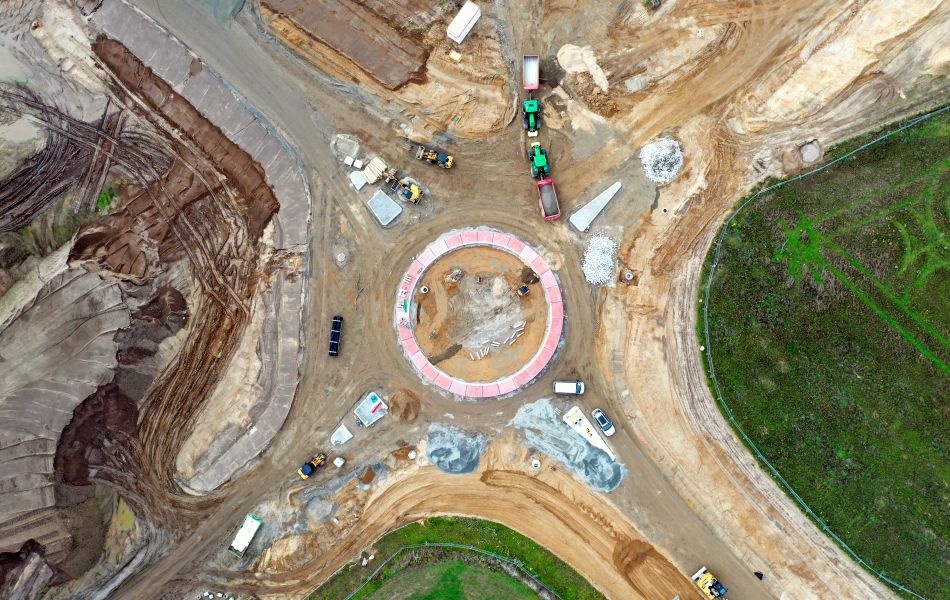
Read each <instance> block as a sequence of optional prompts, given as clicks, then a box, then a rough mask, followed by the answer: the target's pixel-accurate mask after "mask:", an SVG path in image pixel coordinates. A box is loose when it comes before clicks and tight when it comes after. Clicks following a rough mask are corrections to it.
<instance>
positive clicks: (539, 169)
mask: <svg viewBox="0 0 950 600" xmlns="http://www.w3.org/2000/svg"><path fill="white" fill-rule="evenodd" d="M528 160H530V161H531V176H532V177H534V178H535V179H547V178H549V177H550V176H551V165H549V164H548V151H547V150H545V149H544V148H542V147H541V142H532V143H531V151H530V152H529V153H528Z"/></svg>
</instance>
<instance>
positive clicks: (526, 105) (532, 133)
mask: <svg viewBox="0 0 950 600" xmlns="http://www.w3.org/2000/svg"><path fill="white" fill-rule="evenodd" d="M521 114H522V115H523V116H524V128H525V129H527V130H528V137H538V130H539V129H541V102H540V101H538V100H525V101H524V102H522V103H521Z"/></svg>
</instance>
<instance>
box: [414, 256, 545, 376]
mask: <svg viewBox="0 0 950 600" xmlns="http://www.w3.org/2000/svg"><path fill="white" fill-rule="evenodd" d="M524 271H525V264H524V263H523V262H521V260H520V259H519V258H517V257H515V256H514V255H512V254H509V253H508V252H505V251H503V250H498V249H497V248H491V247H487V246H474V247H469V248H462V249H460V250H455V251H454V252H450V253H448V254H446V255H444V256H443V257H442V258H440V259H439V260H438V261H437V262H436V263H434V264H433V265H432V266H430V267H429V268H428V269H427V270H426V272H425V273H423V275H422V279H420V281H419V284H418V285H417V286H416V294H415V297H414V298H413V301H414V302H415V303H416V305H418V307H419V312H418V319H417V321H416V323H415V333H416V341H417V342H418V343H419V347H420V348H421V349H422V351H423V352H424V353H425V355H426V356H427V357H428V358H429V360H430V361H432V363H433V364H435V365H436V366H437V367H438V368H440V369H442V370H443V371H445V372H446V373H447V374H449V375H451V376H453V377H458V378H460V379H462V380H464V381H473V382H483V381H495V380H497V379H501V378H502V377H507V376H508V375H511V374H513V373H515V372H517V371H518V369H520V368H521V367H523V366H524V365H525V364H527V363H528V362H529V361H530V360H531V357H533V356H534V355H535V353H536V352H537V351H538V348H540V347H541V343H542V341H543V339H544V334H545V332H546V331H547V313H548V307H547V303H546V302H545V297H544V293H543V291H542V289H541V287H540V285H538V284H532V285H530V286H529V289H530V292H529V293H528V295H527V296H524V297H519V296H518V295H517V293H516V290H517V289H518V287H519V286H521V285H522V284H523V281H524ZM459 273H460V274H461V278H460V279H459V280H458V281H455V279H454V276H456V275H457V274H459ZM422 287H428V288H429V293H428V294H423V293H422V291H421V289H422ZM521 322H526V323H525V329H524V335H522V336H521V337H519V338H518V339H516V340H514V341H513V342H512V343H511V344H505V343H504V342H505V340H506V339H508V336H510V335H513V334H514V333H515V331H516V330H515V328H514V326H515V325H518V324H519V323H521ZM473 332H485V333H484V335H476V334H475V333H473ZM488 332H493V333H488ZM489 339H493V340H495V341H497V342H498V343H499V344H500V346H497V347H492V348H491V351H490V352H489V353H488V354H487V355H485V356H484V357H483V358H480V359H477V360H472V359H471V357H470V355H471V354H473V353H476V352H479V351H480V350H482V349H483V341H484V340H489Z"/></svg>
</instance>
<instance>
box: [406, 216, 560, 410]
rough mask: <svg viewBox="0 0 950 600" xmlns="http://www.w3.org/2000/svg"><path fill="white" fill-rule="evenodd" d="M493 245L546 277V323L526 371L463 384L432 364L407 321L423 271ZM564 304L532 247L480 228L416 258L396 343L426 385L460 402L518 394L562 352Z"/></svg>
mask: <svg viewBox="0 0 950 600" xmlns="http://www.w3.org/2000/svg"><path fill="white" fill-rule="evenodd" d="M474 246H489V247H493V248H497V249H499V250H502V251H504V252H507V253H508V254H511V255H512V256H515V257H516V258H518V259H519V260H521V261H522V262H524V263H525V264H527V265H530V266H531V267H532V268H534V269H535V272H536V273H537V274H538V276H539V277H542V290H543V293H544V297H545V301H546V303H547V305H548V311H547V323H546V326H545V334H544V338H543V340H542V343H541V345H540V347H539V349H538V350H537V352H535V354H534V356H532V358H531V360H529V361H528V362H527V363H526V364H525V365H524V366H522V367H521V369H519V370H518V371H516V372H515V373H513V374H511V375H509V376H507V377H503V378H501V379H498V380H495V381H491V382H488V383H475V382H471V381H465V380H462V379H459V378H456V377H452V376H451V375H449V374H447V373H445V372H443V371H442V370H441V369H439V368H438V367H436V366H435V365H433V364H432V363H431V362H430V361H429V359H428V357H426V356H425V354H424V353H423V352H422V351H421V350H420V349H419V344H418V342H417V341H416V339H415V333H414V332H413V330H412V324H411V322H410V320H409V315H410V314H411V312H412V311H411V308H409V309H408V310H407V308H406V307H407V306H408V307H411V305H412V298H413V295H414V293H415V289H416V285H417V284H418V283H419V281H420V279H421V278H422V275H423V274H424V273H425V270H426V269H427V268H428V267H429V266H431V265H432V264H433V263H435V262H436V261H438V260H439V258H441V257H442V256H443V255H445V254H448V253H449V252H452V251H454V250H457V249H459V248H464V247H474ZM564 318H565V312H564V305H563V298H562V295H561V292H560V287H559V284H558V282H557V277H556V276H555V275H554V272H553V271H552V270H551V268H550V266H549V265H548V264H547V261H545V260H544V258H543V257H542V256H541V255H540V254H539V253H538V252H537V251H535V250H534V249H533V248H531V247H530V246H528V245H527V244H525V243H524V242H522V241H521V240H519V239H518V238H516V237H514V236H513V235H510V234H507V233H504V232H500V231H496V230H493V229H488V228H486V227H479V228H473V229H466V230H462V231H451V232H448V233H445V234H443V235H441V236H439V238H437V239H436V240H435V241H433V242H432V243H430V244H429V245H428V246H426V248H425V249H424V250H423V251H422V252H421V253H420V254H419V256H418V257H417V258H415V259H413V261H412V263H411V264H410V266H409V269H408V270H407V271H406V274H405V275H404V276H403V279H402V281H401V282H400V285H399V287H398V290H397V294H396V302H395V308H394V311H393V326H394V327H395V328H396V339H397V341H398V342H399V345H400V348H401V349H402V351H403V354H404V355H405V356H406V358H407V359H408V360H409V363H410V364H411V365H412V366H413V368H414V369H415V370H416V371H417V372H418V373H419V375H420V376H421V377H422V378H423V379H424V380H426V381H427V382H428V383H430V384H433V385H435V386H436V387H438V388H440V389H441V390H442V391H444V392H447V393H449V394H451V395H454V396H458V397H461V398H476V399H480V398H497V397H501V396H505V395H507V394H510V393H512V392H514V391H515V390H518V389H520V388H522V387H524V386H525V385H527V384H529V383H530V382H531V381H533V380H534V379H535V378H536V377H537V376H538V375H540V374H541V373H542V372H543V371H544V369H545V368H546V367H547V365H548V363H549V362H550V361H551V360H552V359H553V358H554V356H555V355H556V352H557V349H558V348H559V347H560V343H561V341H562V340H561V334H562V333H563V331H564V323H563V321H564Z"/></svg>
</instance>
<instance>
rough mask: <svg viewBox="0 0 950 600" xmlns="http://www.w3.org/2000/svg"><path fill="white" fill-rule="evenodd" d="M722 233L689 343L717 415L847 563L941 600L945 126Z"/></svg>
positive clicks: (882, 150) (766, 204) (946, 499)
mask: <svg viewBox="0 0 950 600" xmlns="http://www.w3.org/2000/svg"><path fill="white" fill-rule="evenodd" d="M860 141H866V139H865V140H856V141H852V142H849V143H848V144H846V145H843V146H845V147H849V148H853V147H856V146H857V144H858V142H860ZM832 153H833V154H835V151H832ZM836 153H837V155H842V154H843V152H842V150H841V149H838V150H837V152H836ZM734 224H735V226H734V227H731V228H730V231H729V233H728V234H727V236H726V237H725V239H724V241H723V245H722V255H721V261H720V264H719V267H718V269H717V270H716V272H715V277H714V279H713V281H712V288H711V296H710V303H709V327H710V331H709V334H710V339H709V340H703V341H701V343H704V344H706V345H708V346H710V347H711V348H712V349H713V351H714V355H713V356H714V359H715V369H716V374H717V378H718V380H719V383H720V385H721V388H722V394H723V398H724V399H725V401H726V402H727V403H728V405H729V407H730V408H731V409H732V411H733V413H734V415H735V418H736V420H737V421H738V422H739V424H740V425H741V427H742V429H743V430H744V431H745V432H746V433H747V434H748V435H749V437H750V438H752V440H753V441H754V443H755V444H756V446H758V448H759V449H760V450H761V451H762V453H763V454H764V455H765V456H766V458H767V459H768V460H769V461H770V462H771V463H772V464H773V465H774V466H775V467H776V469H777V470H778V471H779V472H780V473H781V474H782V476H783V477H784V478H785V479H786V480H788V481H789V483H790V484H791V485H792V487H793V488H794V489H795V490H796V491H797V492H798V493H799V494H800V495H801V496H802V497H803V498H804V499H805V501H806V502H807V503H808V504H809V505H810V506H811V507H812V508H813V509H814V510H815V512H816V513H817V514H818V515H819V516H820V517H821V518H822V519H824V520H825V521H826V522H827V523H828V525H829V526H830V528H831V529H832V530H833V531H834V532H835V533H836V534H838V535H839V536H840V537H841V538H842V539H843V540H844V541H845V543H847V544H848V545H849V546H851V547H852V548H853V549H854V550H855V551H856V552H857V553H858V555H859V556H861V557H862V558H864V559H865V560H866V561H867V562H869V563H870V564H871V565H872V566H873V567H874V568H876V569H877V570H879V571H882V572H884V573H885V574H886V575H887V576H889V577H891V578H893V579H895V580H897V581H899V582H901V583H903V584H904V585H906V586H908V587H909V588H911V589H913V590H915V591H916V592H918V593H920V594H923V595H924V596H927V597H929V598H950V434H948V433H947V421H948V417H950V114H948V113H944V114H943V115H942V116H938V117H935V118H932V119H930V120H929V121H926V122H925V123H924V124H922V125H919V126H917V127H915V128H914V129H911V130H908V131H906V132H904V133H902V134H899V135H898V136H895V137H893V138H891V139H889V140H888V141H886V142H883V143H880V144H877V145H875V146H873V147H871V148H870V149H868V150H866V151H864V152H862V153H860V154H858V155H856V156H854V157H852V158H850V159H848V160H845V161H843V162H842V163H839V164H838V165H835V166H833V167H831V168H830V169H828V170H826V171H824V172H822V173H819V174H816V175H813V176H810V177H807V178H805V179H803V180H800V181H796V182H792V183H789V184H788V185H786V186H784V187H782V188H779V189H778V190H775V191H773V192H769V193H767V194H765V195H763V196H761V197H760V198H758V199H757V200H755V201H754V202H753V203H752V204H750V205H749V206H748V207H747V208H746V209H744V210H743V211H742V212H741V213H740V214H739V215H738V216H737V218H736V219H735V221H734ZM710 256H712V254H711V255H710ZM707 268H708V265H707ZM704 291H705V290H703V292H704Z"/></svg>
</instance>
